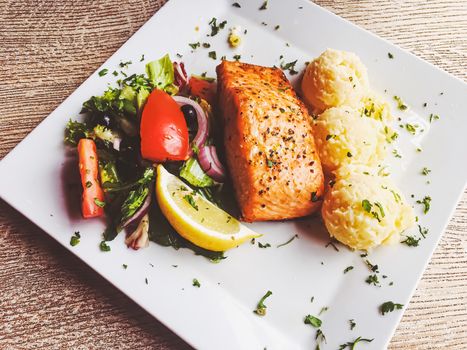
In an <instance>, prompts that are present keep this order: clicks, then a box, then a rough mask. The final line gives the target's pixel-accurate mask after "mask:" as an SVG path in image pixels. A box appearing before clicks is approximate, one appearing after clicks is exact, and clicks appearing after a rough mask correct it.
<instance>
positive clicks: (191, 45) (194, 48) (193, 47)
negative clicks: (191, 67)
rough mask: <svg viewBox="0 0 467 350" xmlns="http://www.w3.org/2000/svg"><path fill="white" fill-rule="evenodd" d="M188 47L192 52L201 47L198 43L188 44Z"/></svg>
mask: <svg viewBox="0 0 467 350" xmlns="http://www.w3.org/2000/svg"><path fill="white" fill-rule="evenodd" d="M188 46H189V47H191V48H192V49H193V50H196V49H197V48H198V47H200V46H201V43H200V42H199V41H198V42H196V43H191V44H188Z"/></svg>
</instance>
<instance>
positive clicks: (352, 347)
mask: <svg viewBox="0 0 467 350" xmlns="http://www.w3.org/2000/svg"><path fill="white" fill-rule="evenodd" d="M372 341H373V339H366V338H362V337H358V338H357V339H355V340H354V341H353V342H347V343H345V344H341V345H340V346H339V350H344V349H346V348H347V347H348V348H349V349H350V350H355V349H356V346H357V344H358V343H360V342H366V343H371V342H372Z"/></svg>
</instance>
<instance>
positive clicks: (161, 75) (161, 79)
mask: <svg viewBox="0 0 467 350" xmlns="http://www.w3.org/2000/svg"><path fill="white" fill-rule="evenodd" d="M146 74H147V75H148V78H149V81H150V82H151V83H152V84H153V86H154V87H156V88H158V89H164V90H165V89H166V88H169V86H171V85H172V84H173V82H174V67H173V64H172V61H171V60H170V57H169V55H168V54H167V55H165V56H163V57H162V58H161V59H159V60H156V61H151V62H149V63H148V64H146Z"/></svg>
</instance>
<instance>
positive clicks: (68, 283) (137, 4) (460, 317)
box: [0, 0, 467, 349]
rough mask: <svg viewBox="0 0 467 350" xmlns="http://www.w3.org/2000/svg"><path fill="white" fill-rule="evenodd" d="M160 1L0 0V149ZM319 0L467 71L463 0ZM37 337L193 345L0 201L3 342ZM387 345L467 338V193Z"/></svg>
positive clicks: (98, 345) (57, 341) (107, 344)
mask: <svg viewBox="0 0 467 350" xmlns="http://www.w3.org/2000/svg"><path fill="white" fill-rule="evenodd" d="M193 1H194V0H193ZM243 1H247V0H243ZM248 1H253V0H248ZM258 1H259V0H258ZM164 2H165V1H164V0H126V1H125V0H123V1H115V0H101V1H73V0H66V1H45V0H35V1H31V0H30V1H14V0H0V82H1V85H0V101H1V105H2V107H0V110H1V112H0V158H3V157H4V156H5V155H6V154H7V153H8V152H9V151H10V150H11V149H12V148H13V147H14V146H15V145H16V144H17V143H18V142H20V141H21V140H22V139H23V138H24V137H25V136H26V135H27V134H28V133H29V132H30V131H31V130H32V129H33V128H34V127H35V126H36V125H37V124H38V123H39V122H40V121H41V120H42V119H43V118H45V117H46V116H47V115H48V114H49V113H50V112H52V111H53V110H54V109H55V108H56V107H57V106H58V105H59V104H60V103H61V102H62V101H63V100H64V99H65V98H66V97H67V96H68V95H69V94H70V93H71V92H73V90H75V89H76V88H77V87H78V86H79V85H80V84H81V83H82V82H83V81H84V80H85V79H86V78H87V77H88V75H90V74H91V73H92V72H93V71H94V70H95V69H96V68H97V67H99V65H100V64H101V63H102V62H103V61H104V60H105V59H106V58H107V57H109V56H110V55H111V54H112V53H113V52H114V51H115V50H116V49H117V48H119V47H120V46H121V45H122V44H123V43H124V42H125V41H126V40H127V39H128V38H129V37H130V36H131V35H132V34H133V33H134V32H135V31H136V30H137V29H138V28H139V27H140V26H141V25H142V24H143V23H144V22H145V21H146V20H147V19H149V18H150V17H151V16H152V15H153V14H154V13H155V12H156V11H157V10H158V9H159V8H160V7H161V6H162V4H163V3H164ZM316 2H317V3H318V4H320V5H322V6H324V7H326V8H328V9H330V10H331V11H333V12H335V13H337V14H338V15H340V16H342V17H344V18H347V19H349V20H351V21H353V22H355V23H357V24H359V25H361V26H363V27H364V28H367V29H369V30H371V31H373V32H374V33H376V34H378V35H380V36H382V37H384V38H387V39H389V40H391V41H392V42H394V43H396V44H398V45H400V46H402V47H404V48H406V49H408V50H410V51H412V52H413V53H415V54H416V55H418V56H420V57H422V58H424V59H426V60H427V61H429V62H432V63H434V64H435V65H437V66H439V67H441V68H442V69H445V70H446V71H448V72H450V73H452V74H453V75H455V76H457V77H459V78H461V79H463V80H467V2H466V0H457V1H455V0H437V1H434V0H429V1H425V0H410V1H401V0H392V1H390V0H385V1H377V0H352V1H340V2H338V1H331V0H321V1H316ZM466 117H467V116H466ZM459 161H465V160H459ZM25 171H27V168H26V169H25ZM447 181H448V179H447ZM38 348H50V349H187V348H189V346H188V345H187V344H186V343H185V342H184V341H183V340H181V339H180V338H178V337H177V336H176V335H174V334H173V333H172V332H171V331H170V330H168V329H167V328H166V327H165V326H163V325H162V324H160V323H159V322H158V321H157V320H155V319H154V318H153V317H151V316H150V315H148V314H147V313H146V312H145V311H143V310H142V309H141V308H140V307H138V306H137V305H135V304H134V303H133V302H132V301H131V300H130V299H128V298H127V297H126V296H124V295H123V294H122V293H121V292H119V291H118V290H116V289H115V288H114V287H113V286H111V285H110V284H109V283H107V282H106V281H104V279H103V278H101V277H100V276H98V275H97V274H96V273H94V272H93V271H92V270H91V269H90V268H88V267H87V266H86V265H85V264H84V263H82V262H81V261H79V260H78V259H77V258H75V257H73V256H71V254H68V253H67V251H65V250H64V249H63V248H62V247H61V246H59V244H58V243H56V242H55V241H54V240H52V239H51V238H49V237H48V236H47V235H46V234H45V233H44V232H42V231H41V230H40V229H38V228H37V227H35V226H34V225H33V224H31V223H30V222H29V221H28V220H26V219H25V218H24V217H23V216H22V215H21V214H19V213H18V212H16V211H15V210H13V209H12V208H10V207H9V206H8V205H6V204H5V203H4V202H2V201H0V349H38ZM390 349H467V195H466V194H464V196H463V198H462V200H461V202H460V203H459V205H458V208H457V210H456V212H455V214H454V217H453V218H452V220H451V222H450V224H449V226H448V228H447V230H446V232H445V233H444V235H443V238H442V240H441V242H440V244H439V246H438V248H437V249H436V252H435V254H434V256H433V258H432V260H431V262H430V264H429V266H428V268H427V270H426V271H425V273H424V275H423V279H422V281H421V282H420V284H419V286H418V288H417V291H416V293H415V295H414V297H413V299H412V301H411V303H410V305H409V307H408V309H407V311H406V313H405V315H404V317H403V319H402V322H401V323H400V325H399V327H398V329H397V331H396V333H395V335H394V338H393V339H392V342H391V345H390Z"/></svg>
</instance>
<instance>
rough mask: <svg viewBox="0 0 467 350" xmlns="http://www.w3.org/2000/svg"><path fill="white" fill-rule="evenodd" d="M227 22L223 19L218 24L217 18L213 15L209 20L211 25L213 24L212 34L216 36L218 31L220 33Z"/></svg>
mask: <svg viewBox="0 0 467 350" xmlns="http://www.w3.org/2000/svg"><path fill="white" fill-rule="evenodd" d="M226 24H227V21H222V22H221V23H219V25H217V18H216V17H213V18H212V19H211V21H210V22H209V25H210V26H211V36H214V35H216V34H217V33H219V30H221V29H224V27H225V25H226Z"/></svg>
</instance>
